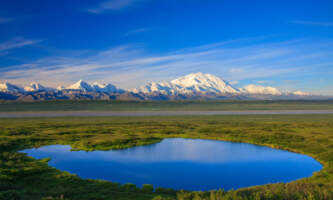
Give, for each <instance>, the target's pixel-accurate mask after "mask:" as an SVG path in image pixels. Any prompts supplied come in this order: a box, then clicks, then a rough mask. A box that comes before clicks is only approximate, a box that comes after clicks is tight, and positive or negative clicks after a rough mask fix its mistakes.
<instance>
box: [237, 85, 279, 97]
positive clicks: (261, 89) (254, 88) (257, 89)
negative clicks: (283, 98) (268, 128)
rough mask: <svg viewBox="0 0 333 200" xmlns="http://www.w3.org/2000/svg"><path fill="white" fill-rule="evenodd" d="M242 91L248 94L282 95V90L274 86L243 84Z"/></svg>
mask: <svg viewBox="0 0 333 200" xmlns="http://www.w3.org/2000/svg"><path fill="white" fill-rule="evenodd" d="M242 91H243V93H248V94H263V95H282V92H281V91H280V90H278V89H276V88H273V87H265V86H262V85H253V84H251V85H247V86H245V87H244V88H243V89H242Z"/></svg>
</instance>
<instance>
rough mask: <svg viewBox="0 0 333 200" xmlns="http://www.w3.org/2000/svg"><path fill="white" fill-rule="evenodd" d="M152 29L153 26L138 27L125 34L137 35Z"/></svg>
mask: <svg viewBox="0 0 333 200" xmlns="http://www.w3.org/2000/svg"><path fill="white" fill-rule="evenodd" d="M148 31H151V28H138V29H134V30H131V31H128V32H127V33H125V36H130V35H135V34H138V33H145V32H148Z"/></svg>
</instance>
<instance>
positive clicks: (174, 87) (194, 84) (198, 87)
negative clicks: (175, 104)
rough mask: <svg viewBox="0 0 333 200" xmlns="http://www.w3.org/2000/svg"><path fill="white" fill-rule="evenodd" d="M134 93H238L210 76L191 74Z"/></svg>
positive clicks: (227, 84) (134, 90)
mask: <svg viewBox="0 0 333 200" xmlns="http://www.w3.org/2000/svg"><path fill="white" fill-rule="evenodd" d="M131 91H132V92H134V93H154V92H158V93H162V94H195V93H215V94H238V93H239V92H240V91H239V90H238V89H237V88H234V87H233V86H232V85H230V84H229V83H228V82H226V81H224V80H222V79H220V78H218V77H217V76H214V75H212V74H203V73H201V72H199V73H192V74H189V75H186V76H182V77H180V78H177V79H174V80H172V81H169V82H160V83H155V82H152V83H148V84H147V85H144V86H141V87H139V88H136V89H132V90H131Z"/></svg>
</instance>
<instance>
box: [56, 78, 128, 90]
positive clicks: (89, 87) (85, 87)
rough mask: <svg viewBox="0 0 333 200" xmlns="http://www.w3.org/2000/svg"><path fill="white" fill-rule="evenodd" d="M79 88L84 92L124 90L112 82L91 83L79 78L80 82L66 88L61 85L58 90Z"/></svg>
mask: <svg viewBox="0 0 333 200" xmlns="http://www.w3.org/2000/svg"><path fill="white" fill-rule="evenodd" d="M64 89H66V90H79V91H83V92H107V93H115V92H122V90H120V89H118V88H117V87H116V86H114V85H112V84H101V83H98V82H95V83H93V84H89V83H87V82H85V81H82V80H79V81H78V82H76V83H74V84H73V85H70V86H68V87H66V88H64V87H62V86H59V87H58V90H64Z"/></svg>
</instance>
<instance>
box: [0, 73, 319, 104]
mask: <svg viewBox="0 0 333 200" xmlns="http://www.w3.org/2000/svg"><path fill="white" fill-rule="evenodd" d="M0 92H2V93H10V94H12V95H14V96H15V95H16V96H18V99H19V98H26V99H30V100H36V99H37V100H38V99H59V98H60V99H136V100H178V99H182V100H186V99H202V100H204V99H277V98H282V99H288V98H291V99H293V98H312V97H315V96H316V95H312V94H310V93H307V92H303V91H293V92H282V91H280V90H279V89H277V88H274V87H270V86H262V85H254V84H250V85H246V86H244V87H243V88H236V87H234V86H233V85H232V84H230V83H229V82H227V81H225V80H223V79H221V78H219V77H217V76H215V75H213V74H204V73H201V72H198V73H191V74H188V75H185V76H181V77H179V78H176V79H174V80H171V81H164V82H150V83H147V84H145V85H143V86H140V87H137V88H133V89H129V90H123V89H120V88H118V87H116V86H115V85H113V84H110V83H109V84H104V83H98V82H93V83H88V82H85V81H83V80H79V81H77V82H76V83H74V84H72V85H69V86H67V87H64V86H59V87H57V88H50V87H45V86H43V85H41V84H39V83H38V82H32V83H31V84H30V85H29V86H26V87H20V86H17V85H14V84H11V83H9V82H5V83H0ZM2 96H6V95H2ZM27 96H28V97H27ZM13 98H14V97H13Z"/></svg>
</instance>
